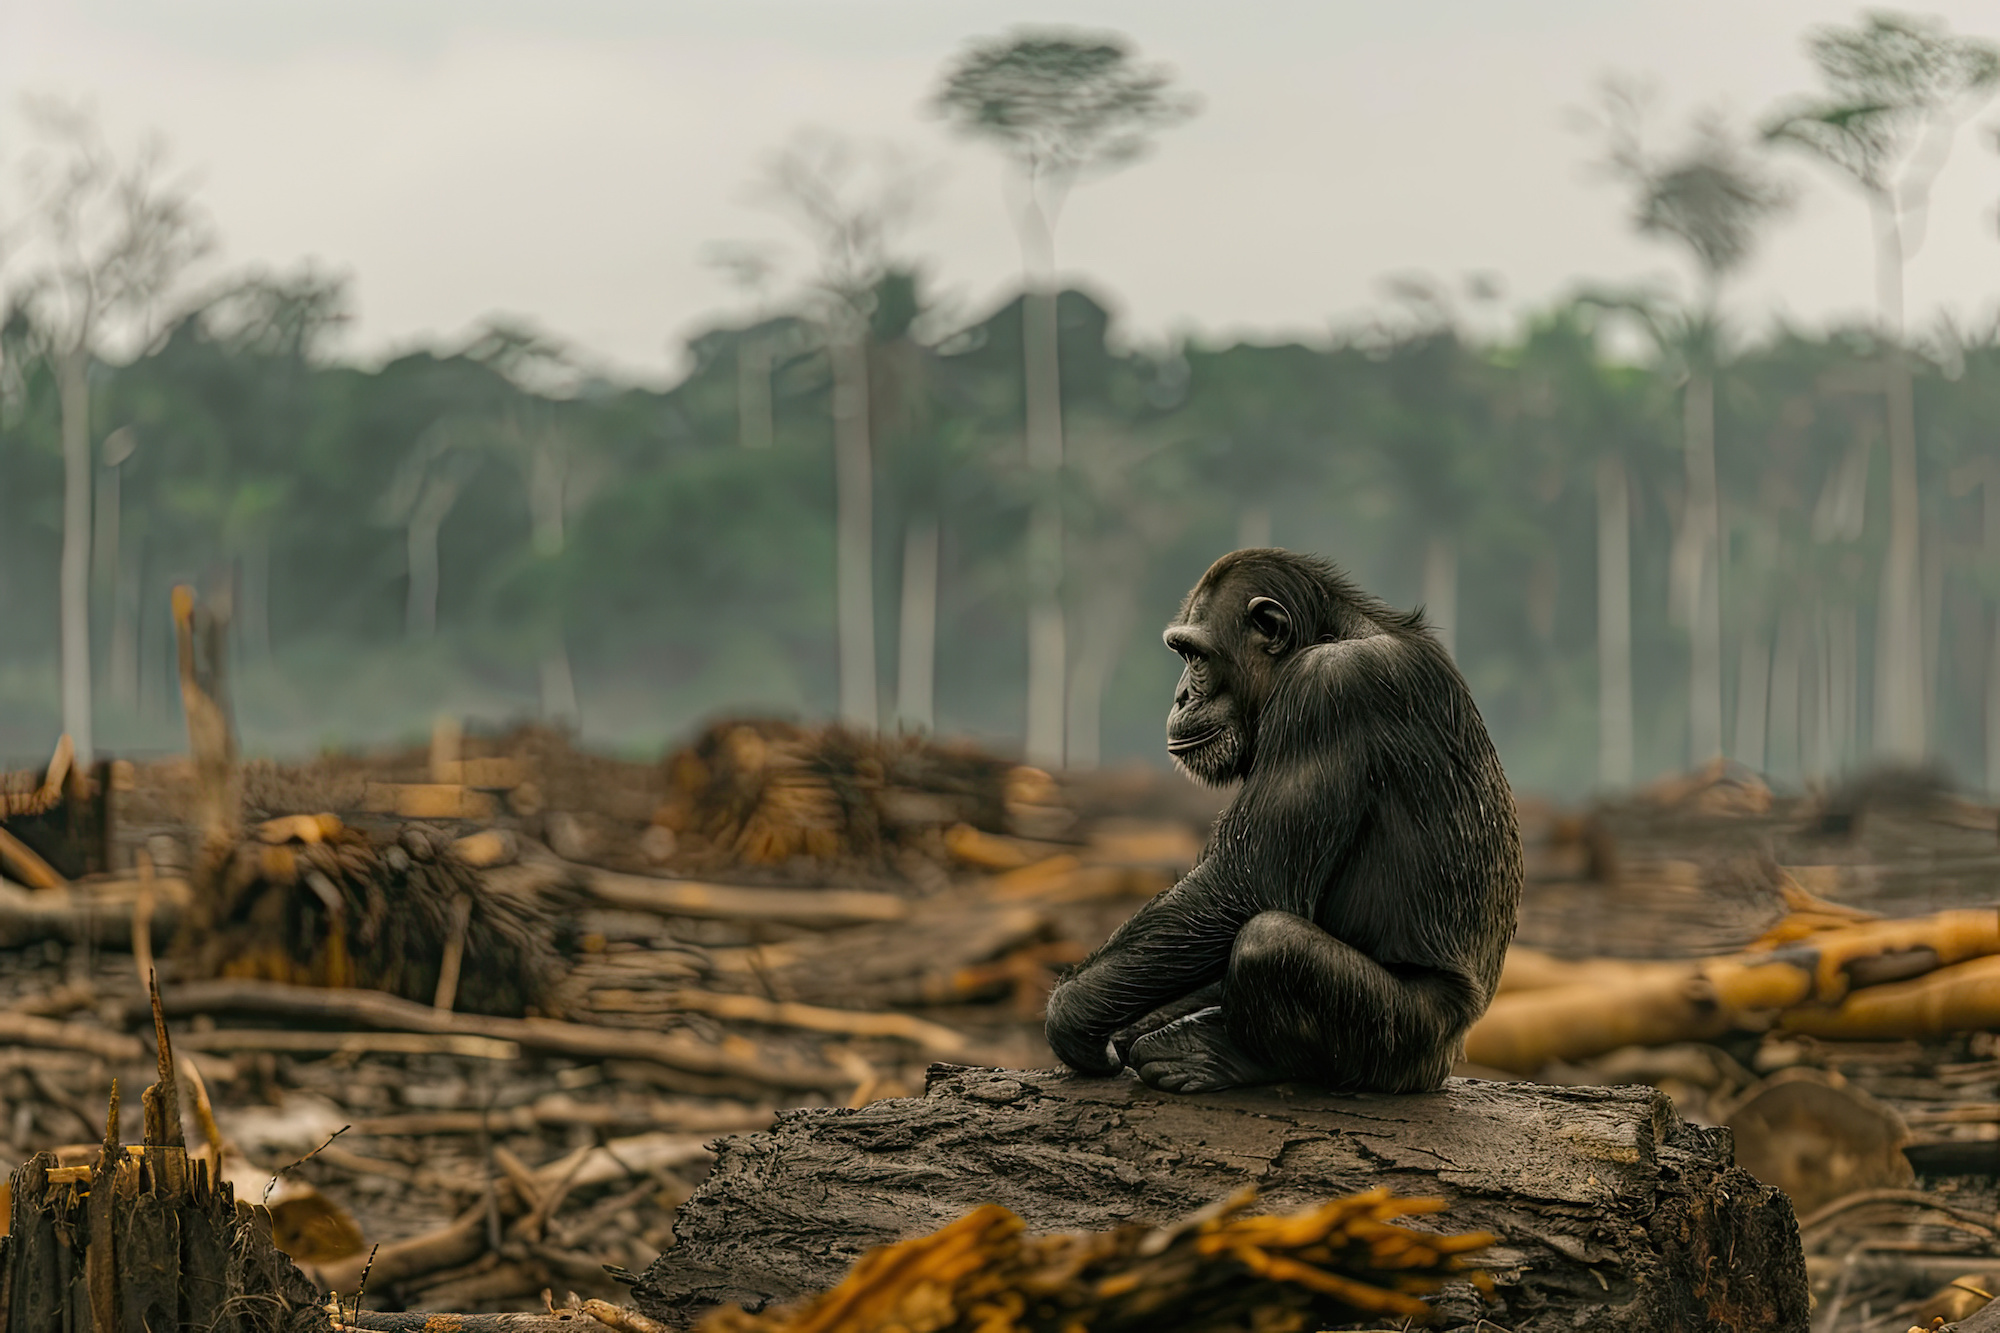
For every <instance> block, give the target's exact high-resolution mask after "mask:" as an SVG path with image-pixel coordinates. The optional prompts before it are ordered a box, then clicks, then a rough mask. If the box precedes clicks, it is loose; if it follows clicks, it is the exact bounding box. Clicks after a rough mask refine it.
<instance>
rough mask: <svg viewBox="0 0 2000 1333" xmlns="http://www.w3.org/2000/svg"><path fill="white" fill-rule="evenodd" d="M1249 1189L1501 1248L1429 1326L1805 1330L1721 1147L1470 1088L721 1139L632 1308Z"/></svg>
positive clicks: (1301, 1093)
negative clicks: (1412, 1212) (979, 1214)
mask: <svg viewBox="0 0 2000 1333" xmlns="http://www.w3.org/2000/svg"><path fill="white" fill-rule="evenodd" d="M1246 1185H1254V1186H1255V1187H1256V1188H1257V1191H1258V1198H1259V1204H1258V1206H1259V1207H1260V1208H1266V1207H1268V1208H1270V1209H1272V1210H1274V1211H1283V1210H1288V1209H1295V1208H1301V1207H1305V1206H1309V1205H1312V1204H1316V1203H1320V1202H1323V1201H1325V1200H1327V1199H1331V1198H1338V1197H1340V1196H1343V1195H1350V1194H1355V1193H1358V1192H1361V1191H1364V1190H1369V1189H1373V1188H1375V1187H1377V1186H1386V1187H1387V1188H1388V1189H1389V1190H1390V1191H1392V1192H1393V1193H1394V1194H1396V1195H1399V1196H1415V1197H1432V1198H1440V1199H1443V1200H1444V1201H1445V1206H1444V1208H1443V1209H1442V1210H1441V1211H1440V1212H1438V1213H1436V1214H1435V1215H1433V1216H1431V1217H1429V1218H1426V1219H1424V1224H1425V1225H1426V1226H1428V1227H1432V1228H1434V1229H1436V1230H1438V1231H1441V1232H1468V1231H1484V1232H1491V1233H1493V1234H1494V1235H1495V1236H1497V1237H1498V1238H1499V1241H1498V1243H1497V1244H1496V1245H1494V1246H1493V1247H1492V1248H1491V1249H1489V1250H1486V1251H1482V1252H1481V1254H1480V1255H1479V1258H1478V1263H1479V1265H1480V1266H1481V1267H1483V1268H1485V1269H1486V1270H1487V1271H1488V1272H1490V1273H1491V1275H1492V1277H1493V1280H1494V1295H1493V1298H1492V1299H1491V1301H1487V1300H1485V1299H1483V1298H1482V1297H1481V1296H1480V1295H1479V1294H1478V1293H1477V1292H1476V1291H1474V1290H1473V1288H1472V1287H1471V1286H1470V1285H1469V1284H1465V1283H1458V1284H1454V1285H1450V1286H1447V1287H1446V1288H1445V1289H1444V1290H1443V1291H1442V1292H1440V1293H1439V1295H1438V1296H1437V1297H1436V1298H1435V1299H1434V1300H1433V1302H1432V1304H1433V1307H1434V1309H1435V1312H1436V1322H1435V1324H1434V1325H1433V1327H1436V1328H1441V1329H1456V1330H1463V1331H1465V1333H1470V1330H1472V1329H1473V1328H1475V1327H1477V1328H1481V1329H1485V1330H1492V1329H1494V1328H1496V1327H1497V1328H1505V1329H1508V1330H1511V1333H1555V1331H1556V1330H1565V1331H1567V1330H1579V1329H1600V1328H1602V1329H1611V1328H1616V1329H1619V1330H1621V1331H1622V1333H1668V1331H1669V1330H1672V1331H1673V1333H1697V1331H1701V1333H1707V1331H1710V1330H1713V1331H1714V1333H1722V1330H1736V1329H1749V1328H1755V1329H1759V1330H1767V1331H1768V1333H1804V1330H1805V1329H1806V1327H1807V1295H1806V1273H1805V1258H1804V1255H1803V1253H1802V1251H1801V1249H1800V1246H1799V1236H1798V1227H1797V1224H1796V1221H1795V1220H1794V1218H1793V1215H1792V1208H1791V1204H1790V1203H1789V1202H1788V1201H1787V1200H1786V1198H1785V1197H1784V1195H1783V1194H1781V1193H1780V1192H1779V1191H1777V1190H1774V1189H1772V1188H1770V1187H1768V1186H1765V1185H1762V1184H1759V1183H1758V1182H1757V1181H1756V1180H1755V1179H1754V1178H1752V1177H1751V1176H1750V1175H1748V1174H1747V1173H1745V1172H1744V1171H1742V1170H1740V1169H1738V1168H1736V1167H1734V1166H1733V1165H1732V1164H1731V1161H1730V1145H1729V1136H1728V1132H1727V1131H1726V1130H1713V1129H1703V1128H1700V1127H1698V1126H1694V1125H1689V1124H1686V1123H1685V1122H1683V1121H1682V1120H1681V1119H1680V1118H1679V1117H1678V1116H1677V1115H1675V1114H1674V1110H1673V1105H1672V1103H1671V1102H1669V1101H1668V1099H1667V1098H1666V1096H1665V1095H1664V1094H1662V1093H1659V1092H1657V1091H1655V1090H1654V1089H1652V1088H1556V1087H1540V1086H1535V1085H1531V1084H1524V1083H1487V1082H1475V1081H1471V1080H1465V1079H1454V1080H1452V1081H1451V1082H1450V1083H1448V1084H1447V1085H1446V1086H1445V1088H1444V1089H1443V1090H1442V1091H1439V1092H1435V1093H1428V1094H1423V1095H1418V1096H1402V1097H1389V1096H1339V1095H1333V1094H1329V1093H1323V1092H1318V1091H1314V1090H1310V1089H1305V1088H1299V1087H1272V1088H1245V1089H1238V1090H1236V1091H1232V1092H1226V1093H1213V1094H1205V1095H1201V1096H1176V1095H1174V1094H1171V1093H1161V1092H1155V1091H1153V1090H1152V1089H1150V1088H1147V1087H1145V1086H1144V1085H1142V1084H1140V1083H1139V1082H1138V1081H1137V1080H1136V1079H1133V1078H1130V1077H1123V1078H1109V1079H1093V1078H1081V1077H1077V1076H1075V1075H1071V1074H1067V1073H1061V1072H1055V1071H1049V1070H1026V1071H1024V1070H998V1069H961V1068H957V1067H952V1066H939V1067H936V1068H934V1069H933V1071H932V1077H931V1082H930V1087H929V1089H928V1091H927V1093H926V1095H925V1096H923V1097H920V1098H906V1099H898V1100H892V1101H881V1102H876V1103H873V1104H872V1105H869V1106H867V1107H865V1108H863V1109H861V1110H859V1111H852V1112H849V1111H838V1110H799V1111H790V1112H785V1113H783V1114H782V1115H781V1116H780V1118H779V1120H778V1123H777V1125H776V1126H775V1127H774V1128H773V1130H772V1131H771V1132H770V1133H768V1134H759V1135H751V1136H746V1137H740V1138H733V1139H727V1140H724V1141H723V1142H722V1144H721V1145H720V1155H719V1157H718V1160H717V1162H716V1166H715V1168H714V1170H713V1172H712V1173H711V1174H710V1176H709V1178H708V1180H707V1182H706V1183H705V1184H704V1185H703V1186H702V1188H701V1189H700V1190H699V1191H698V1192H697V1193H696V1194H695V1196H694V1197H693V1198H692V1199H690V1200H689V1201H688V1202H687V1204H685V1205H684V1206H683V1207H682V1209H681V1211H680V1214H679V1217H678V1219H677V1221H676V1222H675V1228H674V1230H675V1235H676V1238H677V1243H676V1244H675V1245H674V1247H673V1248H671V1249H669V1250H668V1251H667V1252H666V1253H665V1254H663V1255H662V1256H661V1257H660V1259H659V1260H658V1261H657V1262H655V1263H654V1264H653V1265H652V1267H651V1268H649V1269H648V1270H647V1271H646V1273H645V1275H644V1276H643V1278H642V1279H641V1281H640V1283H639V1286H638V1288H637V1290H636V1292H635V1295H636V1296H637V1298H638V1301H639V1304H640V1308H641V1309H642V1310H644V1311H645V1312H646V1313H647V1314H649V1315H652V1316H653V1317H655V1318H658V1319H664V1320H667V1321H669V1322H672V1323H674V1324H676V1325H680V1326H686V1325H689V1324H691V1323H693V1322H694V1321H695V1320H697V1319H698V1318H699V1317H700V1316H701V1315H702V1313H703V1312H704V1311H706V1310H708V1309H710V1308H712V1307H714V1306H716V1305H720V1304H724V1303H730V1302H734V1303H736V1304H739V1305H742V1306H743V1307H744V1308H746V1309H750V1310H756V1309H760V1308H763V1307H764V1306H765V1305H768V1304H773V1303H783V1302H789V1301H794V1300H797V1299H799V1298H800V1297H803V1296H806V1295H809V1294H811V1293H814V1292H818V1291H821V1290H824V1289H826V1288H829V1287H832V1286H833V1285H834V1284H835V1283H837V1282H839V1281H840V1280H841V1278H842V1276H843V1274H845V1273H846V1272H847V1270H848V1268H849V1266H850V1265H851V1264H853V1263H854V1261H855V1260H856V1259H858V1258H859V1257H860V1256H861V1254H862V1253H863V1252H864V1251H865V1250H867V1249H869V1248H870V1247H872V1246H877V1245H882V1244H885V1243H887V1242H891V1241H896V1240H900V1239H904V1238H906V1237H911V1236H918V1235H923V1234H926V1233H929V1232H933V1231H936V1230H937V1229H938V1228H940V1227H942V1226H945V1225H946V1224H948V1223H950V1222H952V1221H953V1220H954V1219H957V1218H959V1217H961V1216H962V1215H964V1214H965V1213H967V1212H969V1211H970V1210H971V1209H973V1208H975V1207H977V1206H979V1205H981V1204H988V1203H996V1204H1000V1205H1002V1206H1003V1207H1005V1208H1008V1209H1011V1210H1012V1211H1013V1212H1015V1213H1016V1214H1018V1215H1019V1216H1020V1217H1021V1218H1022V1219H1023V1221H1024V1222H1025V1223H1026V1226H1027V1228H1028V1230H1029V1231H1030V1232H1031V1233H1048V1232H1056V1231H1102V1230H1107V1229H1110V1228H1113V1227H1117V1226H1122V1225H1124V1224H1127V1223H1132V1222H1145V1223H1150V1224H1160V1223H1165V1222H1168V1221H1171V1220H1172V1219H1174V1218H1176V1217H1178V1216H1181V1215H1183V1214H1185V1213H1188V1212H1190V1211H1192V1210H1194V1209H1197V1208H1200V1207H1201V1206H1202V1205H1204V1204H1207V1203H1210V1202H1211V1201H1213V1200H1215V1199H1217V1198H1220V1197H1222V1196H1224V1195H1227V1194H1230V1193H1232V1192H1233V1191H1235V1190H1237V1189H1240V1188H1242V1187H1243V1186H1246ZM1482 1321H1484V1322H1482ZM1172 1326H1173V1325H1172V1323H1171V1320H1169V1321H1168V1322H1167V1323H1163V1324H1161V1325H1160V1328H1161V1329H1162V1330H1163V1331H1164V1330H1167V1329H1170V1328H1171V1327H1172ZM1357 1327H1367V1328H1380V1327H1382V1325H1381V1323H1380V1322H1379V1321H1377V1322H1375V1323H1372V1324H1367V1323H1364V1324H1361V1325H1357Z"/></svg>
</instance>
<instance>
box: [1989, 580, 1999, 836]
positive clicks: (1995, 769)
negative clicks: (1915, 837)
mask: <svg viewBox="0 0 2000 1333" xmlns="http://www.w3.org/2000/svg"><path fill="white" fill-rule="evenodd" d="M1986 790H1987V791H1988V792H1990V793H1992V794H1994V795H1996V796H2000V606H1995V607H1994V608H1993V634H1992V638H1991V642H1989V643H1988V644H1987V646H1986Z"/></svg>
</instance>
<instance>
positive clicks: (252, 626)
mask: <svg viewBox="0 0 2000 1333" xmlns="http://www.w3.org/2000/svg"><path fill="white" fill-rule="evenodd" d="M242 561H243V603H242V606H241V608H240V613H239V615H238V618H237V622H236V623H237V625H238V626H239V627H240V628H239V630H238V633H240V634H241V635H242V638H241V640H240V642H241V643H242V645H243V651H244V655H245V656H246V657H248V658H249V659H250V661H252V662H255V663H259V664H262V663H265V662H268V661H270V660H271V534H270V533H268V532H262V531H258V532H253V533H252V534H251V535H250V539H249V542H248V544H247V545H245V547H244V548H243V556H242Z"/></svg>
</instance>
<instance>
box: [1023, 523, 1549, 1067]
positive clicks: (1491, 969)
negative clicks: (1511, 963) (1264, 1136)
mask: <svg viewBox="0 0 2000 1333" xmlns="http://www.w3.org/2000/svg"><path fill="white" fill-rule="evenodd" d="M1165 637H1166V644H1167V647H1169V648H1171V649H1173V650H1174V651H1175V652H1176V653H1178V654H1180V656H1181V657H1182V659H1183V660H1185V661H1186V663H1187V669H1186V670H1185V671H1184V672H1182V674H1181V679H1180V684H1179V686H1178V687H1176V689H1175V691H1174V705H1173V710H1172V711H1171V712H1170V713H1168V715H1167V751H1168V753H1169V754H1171V755H1172V756H1173V758H1174V761H1175V763H1176V764H1178V765H1179V766H1180V768H1181V769H1182V770H1184V771H1185V772H1186V773H1187V774H1188V775H1189V776H1190V777H1192V778H1194V779H1195V780H1196V781H1197V782H1202V783H1206V784H1209V785H1212V786H1221V785H1223V784H1226V783H1229V782H1233V781H1238V780H1240V781H1241V782H1242V787H1241V788H1240V789H1239V790H1238V792H1237V793H1236V796H1235V799H1234V800H1232V801H1231V802H1230V803H1229V807H1228V808H1227V809H1226V810H1224V811H1223V812H1222V815H1221V817H1220V818H1219V819H1217V821H1216V825H1215V830H1214V832H1213V834H1212V835H1211V836H1210V838H1209V841H1208V846H1207V847H1206V848H1205V849H1204V850H1203V852H1202V855H1201V859H1200V861H1199V862H1197V863H1196V865H1195V867H1194V869H1193V870H1191V871H1189V872H1188V874H1187V875H1186V877H1184V878H1183V879H1182V880H1181V881H1180V882H1179V883H1178V884H1176V885H1174V887H1173V888H1171V889H1168V890H1167V891H1166V892H1164V893H1162V894H1160V895H1159V896H1158V897H1156V898H1154V899H1153V900H1152V901H1150V902H1148V903H1147V904H1146V905H1145V906H1144V907H1142V908H1140V909H1139V911H1138V912H1137V913H1136V914H1135V915H1133V917H1132V918H1131V919H1130V920H1128V921H1127V922H1126V923H1125V924H1124V925H1123V926H1121V927H1119V928H1118V930H1117V931H1116V932H1115V933H1114V934H1113V935H1112V936H1111V938H1110V939H1109V940H1107V941H1105V943H1104V944H1103V945H1102V946H1100V947H1099V948H1098V949H1097V950H1096V951H1095V952H1094V953H1092V954H1091V955H1090V957H1088V958H1086V959H1085V960H1084V961H1083V962H1082V963H1081V964H1079V965H1078V967H1077V968H1076V969H1075V970H1074V971H1073V972H1072V973H1070V975H1069V976H1067V977H1066V978H1064V979H1063V981H1062V982H1061V983H1060V984H1059V985H1058V986H1057V987H1056V988H1055V992H1054V993H1053V994H1052V995H1050V997H1049V1007H1048V1038H1049V1044H1050V1046H1052V1047H1053V1048H1054V1049H1055V1052H1056V1054H1057V1055H1059V1056H1060V1057H1061V1058H1062V1060H1063V1062H1064V1063H1065V1064H1068V1065H1069V1066H1070V1067H1071V1068H1073V1069H1076V1070H1079V1071H1081V1072H1083V1073H1086V1074H1113V1073H1116V1072H1118V1071H1119V1070H1120V1069H1121V1068H1123V1067H1125V1066H1128V1065H1129V1066H1130V1067H1132V1068H1133V1069H1135V1070H1137V1071H1138V1074H1139V1077H1140V1078H1142V1079H1144V1080H1145V1081H1146V1082H1147V1083H1149V1084H1151V1085H1152V1086H1154V1087H1157V1088H1163V1089H1166V1090H1169V1091H1173V1092H1203V1091H1211V1090H1214V1089H1218V1088H1227V1087H1233V1086H1235V1085H1238V1084H1245V1083H1272V1082H1280V1081H1287V1080H1298V1081H1301V1082H1308V1083H1314V1084H1318V1085H1321V1086H1324V1087H1330V1088H1337V1089H1346V1090H1354V1091H1364V1090H1365V1091H1374V1092H1414V1091H1423V1090H1427V1089H1431V1088H1435V1087H1437V1086H1438V1085H1439V1084H1440V1083H1442V1082H1443V1081H1444V1079H1445V1077H1446V1075H1447V1074H1449V1073H1450V1070H1451V1064H1452V1061H1453V1059H1454V1058H1455V1057H1456V1055H1457V1052H1458V1048H1459V1044H1460V1040H1461V1039H1462V1038H1463V1037H1464V1035H1465V1031H1466V1029H1467V1028H1469V1027H1471V1026H1472V1022H1473V1020H1474V1019H1476V1018H1478V1017H1479V1015H1480V1013H1481V1012H1483V1011H1484V1010H1485V1008H1486V1005H1487V1002H1488V1001H1489V1000H1491V999H1492V996H1493V989H1494V987H1495V985H1496V984H1497V983H1498V982H1499V979H1500V964H1501V960H1502V957H1503V956H1504V954H1505V953H1506V949H1507V941H1508V940H1509V939H1510V938H1511V937H1512V935H1513V933H1514V925H1515V918H1516V914H1517V911H1518V908H1519V905H1520V897H1521V837H1520V832H1519V829H1518V827H1517V825H1516V822H1515V816H1514V800H1513V796H1512V794H1511V793H1510V792H1509V790H1508V787H1507V778H1506V775H1505V774H1504V773H1503V772H1502V771H1501V768H1500V760H1499V757H1498V756H1497V755H1496V754H1495V753H1494V750H1493V743H1492V741H1491V739H1490V738H1489V737H1488V736H1487V734H1486V727H1485V724H1484V723H1483V722H1481V721H1480V717H1479V710H1478V709H1477V708H1475V707H1474V706H1473V702H1472V695H1471V692H1470V691H1469V690H1467V688H1466V685H1465V680H1464V678H1463V677H1462V676H1460V675H1459V673H1458V669H1457V668H1456V667H1454V666H1453V665H1452V661H1451V658H1450V657H1449V656H1448V655H1447V654H1446V653H1445V651H1444V648H1443V647H1442V646H1441V645H1440V644H1439V643H1438V641H1437V640H1436V638H1434V637H1433V636H1432V634H1431V633H1430V631H1429V630H1428V629H1427V628H1425V626H1424V622H1423V615H1422V612H1421V611H1412V612H1403V611H1398V610H1396V609H1395V608H1394V607H1391V606H1390V605H1389V604H1388V603H1386V602H1383V601H1381V600H1380V599H1379V598H1375V597H1372V596H1369V595H1368V594H1367V593H1364V592H1362V591H1361V590H1360V589H1359V588H1357V587H1355V586H1354V584H1353V583H1351V582H1349V581H1348V579H1347V578H1346V576H1344V575H1343V574H1342V573H1341V572H1340V571H1339V570H1338V569H1336V568H1335V567H1334V566H1333V565H1332V564H1330V563H1328V562H1327V561H1324V560H1320V559H1317V558H1314V557H1310V556H1302V555H1295V554H1293V553H1291V552H1289V551H1282V550H1246V551H1236V552H1234V553H1232V554H1230V555H1226V556H1224V557H1222V559H1220V560H1218V561H1216V562H1215V564H1214V565H1213V566H1211V567H1210V569H1209V571H1208V572H1207V573H1206V574H1204V575H1202V578H1201V581H1200V582H1199V583H1197V584H1195V586H1194V590H1193V591H1192V592H1190V593H1189V594H1188V595H1187V600H1186V601H1185V602H1183V603H1182V605H1181V610H1180V615H1179V616H1178V617H1177V618H1176V619H1175V620H1174V623H1173V624H1172V625H1170V626H1168V628H1167V631H1166V636H1165Z"/></svg>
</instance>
